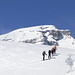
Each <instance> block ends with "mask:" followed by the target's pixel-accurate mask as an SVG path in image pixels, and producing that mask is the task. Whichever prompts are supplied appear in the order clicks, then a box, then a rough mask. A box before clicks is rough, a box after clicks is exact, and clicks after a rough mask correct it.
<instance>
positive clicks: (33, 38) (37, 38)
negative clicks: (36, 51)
mask: <svg viewBox="0 0 75 75" xmlns="http://www.w3.org/2000/svg"><path fill="white" fill-rule="evenodd" d="M0 40H2V41H12V42H24V43H33V44H45V45H60V46H63V45H64V46H65V47H72V48H75V46H74V43H75V40H74V38H73V37H72V36H71V33H70V31H69V30H59V29H57V28H56V27H55V26H54V25H41V26H35V27H29V28H21V29H17V30H14V31H12V32H10V33H7V34H4V35H0Z"/></svg>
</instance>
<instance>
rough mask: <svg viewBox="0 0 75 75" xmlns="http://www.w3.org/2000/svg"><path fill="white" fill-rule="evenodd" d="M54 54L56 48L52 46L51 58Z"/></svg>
mask: <svg viewBox="0 0 75 75" xmlns="http://www.w3.org/2000/svg"><path fill="white" fill-rule="evenodd" d="M55 53H56V46H54V47H53V48H52V56H53V54H55Z"/></svg>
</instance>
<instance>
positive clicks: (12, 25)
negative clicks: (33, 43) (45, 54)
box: [0, 0, 75, 38]
mask: <svg viewBox="0 0 75 75" xmlns="http://www.w3.org/2000/svg"><path fill="white" fill-rule="evenodd" d="M43 24H44V25H48V24H51V25H55V26H56V27H57V28H58V29H69V30H70V31H71V34H72V36H73V37H74V38H75V0H0V34H5V33H7V32H10V31H12V30H15V29H19V28H25V27H30V26H37V25H43Z"/></svg>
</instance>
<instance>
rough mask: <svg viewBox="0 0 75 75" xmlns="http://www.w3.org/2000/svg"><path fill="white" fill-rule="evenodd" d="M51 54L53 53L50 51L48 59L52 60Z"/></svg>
mask: <svg viewBox="0 0 75 75" xmlns="http://www.w3.org/2000/svg"><path fill="white" fill-rule="evenodd" d="M51 53H52V51H51V50H49V51H48V59H51Z"/></svg>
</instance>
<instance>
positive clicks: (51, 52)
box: [42, 46, 56, 60]
mask: <svg viewBox="0 0 75 75" xmlns="http://www.w3.org/2000/svg"><path fill="white" fill-rule="evenodd" d="M55 53H56V46H54V47H52V49H51V50H49V51H48V59H51V55H52V56H53V55H54V54H55ZM42 55H43V60H45V56H46V55H47V54H46V52H45V51H43V53H42Z"/></svg>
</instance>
